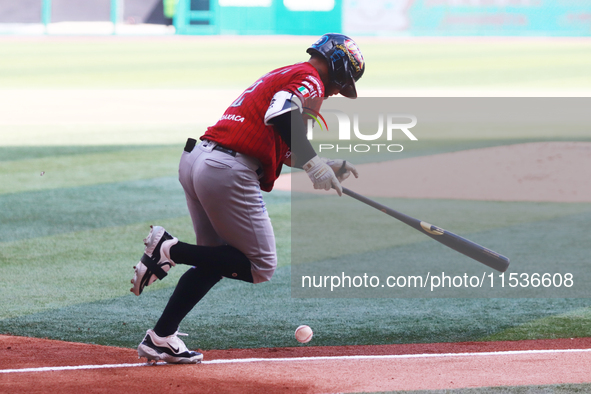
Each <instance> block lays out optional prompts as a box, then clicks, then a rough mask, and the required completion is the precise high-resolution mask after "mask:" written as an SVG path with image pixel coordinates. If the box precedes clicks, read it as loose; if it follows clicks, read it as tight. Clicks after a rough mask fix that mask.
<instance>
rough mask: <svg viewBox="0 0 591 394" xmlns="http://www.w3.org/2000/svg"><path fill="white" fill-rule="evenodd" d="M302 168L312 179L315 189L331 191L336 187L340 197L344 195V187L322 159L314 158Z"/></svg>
mask: <svg viewBox="0 0 591 394" xmlns="http://www.w3.org/2000/svg"><path fill="white" fill-rule="evenodd" d="M302 168H303V169H304V171H306V174H308V176H309V177H310V180H311V181H312V183H313V184H314V189H324V190H330V188H331V187H334V189H335V190H336V191H337V194H338V195H339V196H341V195H343V187H342V186H341V183H340V182H339V180H338V179H337V177H336V175H335V173H334V171H333V169H332V168H331V167H330V166H329V165H328V164H326V163H325V162H324V161H323V160H322V159H321V158H320V157H318V156H314V157H313V158H311V159H310V160H309V161H308V162H307V163H306V164H304V166H303V167H302Z"/></svg>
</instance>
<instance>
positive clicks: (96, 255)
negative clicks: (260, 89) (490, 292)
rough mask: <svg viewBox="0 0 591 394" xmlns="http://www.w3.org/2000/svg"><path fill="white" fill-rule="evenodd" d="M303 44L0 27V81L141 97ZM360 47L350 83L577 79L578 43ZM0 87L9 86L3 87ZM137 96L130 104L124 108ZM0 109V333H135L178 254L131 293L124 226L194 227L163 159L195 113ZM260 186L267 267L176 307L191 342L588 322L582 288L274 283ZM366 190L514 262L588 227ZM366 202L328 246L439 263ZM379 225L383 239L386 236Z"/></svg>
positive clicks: (532, 83) (560, 209)
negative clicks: (19, 113) (13, 33)
mask: <svg viewBox="0 0 591 394" xmlns="http://www.w3.org/2000/svg"><path fill="white" fill-rule="evenodd" d="M312 41H313V39H312V40H310V39H309V38H301V37H299V38H292V39H289V40H269V39H265V38H260V39H259V38H256V39H252V38H249V39H248V40H246V39H244V40H243V39H232V40H230V39H228V40H226V39H223V38H219V37H215V38H206V37H187V38H179V37H176V38H162V39H127V38H121V37H112V38H100V39H99V38H97V39H93V40H91V41H90V42H86V41H84V40H81V39H78V38H76V39H68V38H60V39H52V38H49V39H46V38H39V39H37V38H32V39H29V40H14V41H11V40H3V41H2V42H0V55H1V57H2V62H0V87H1V88H4V89H23V88H24V89H55V91H58V90H59V89H130V88H137V89H145V92H146V94H157V90H156V89H160V88H162V89H195V88H212V89H226V88H228V89H236V88H238V89H242V88H245V87H246V86H248V85H250V84H251V83H252V82H253V81H254V80H255V79H256V78H258V77H259V76H260V75H262V74H263V73H265V72H267V71H269V70H270V69H272V68H274V67H278V66H282V65H285V64H289V63H294V62H297V61H301V60H305V59H306V57H307V55H306V54H305V53H304V48H305V47H306V46H307V45H309V43H310V42H312ZM359 44H360V46H361V47H362V48H363V50H364V54H365V57H366V60H367V64H368V68H367V72H366V74H365V76H364V77H363V79H362V80H361V81H360V83H359V90H360V91H362V89H366V88H367V89H406V88H409V89H411V88H424V89H429V88H447V89H453V88H470V89H472V88H473V89H479V88H480V89H482V88H484V89H495V88H503V89H508V90H511V89H522V88H531V89H534V90H535V89H541V90H548V89H550V90H552V89H589V88H590V87H591V72H589V70H591V51H590V50H589V49H591V44H590V43H588V42H587V41H568V42H567V41H559V40H548V41H543V40H541V41H537V42H524V41H514V42H512V41H503V42H495V41H487V42H479V41H470V40H468V41H457V40H456V41H454V40H451V41H437V42H434V41H429V40H420V41H404V40H390V39H383V40H382V39H375V38H365V37H360V39H359ZM261 54H264V59H262V58H261ZM3 92H4V93H3V94H4V99H5V100H10V95H9V91H8V90H4V91H3ZM230 99H231V98H229V100H230ZM73 104H77V103H73ZM139 104H141V103H129V105H130V108H131V109H133V108H134V106H135V105H139ZM80 105H84V103H80ZM75 110H76V108H75V107H72V111H75ZM203 110H204V109H202V108H195V111H203ZM1 121H2V120H1V119H0V224H1V225H0V269H1V271H2V278H1V279H0V282H1V284H2V286H1V287H0V299H2V303H0V333H13V334H17V335H30V336H37V337H48V338H57V339H64V340H71V341H80V342H91V343H100V344H106V345H118V346H127V347H135V346H137V342H138V341H139V340H141V337H142V335H143V332H144V331H145V330H146V329H147V328H150V327H152V326H153V324H154V322H155V320H156V319H157V318H158V316H159V313H160V312H161V310H162V308H163V307H164V305H165V303H166V301H167V299H168V297H169V296H170V294H171V292H172V289H173V286H174V285H175V283H176V280H177V279H178V277H179V276H180V275H181V274H182V272H183V271H184V269H185V268H184V267H178V268H175V269H174V270H173V271H171V273H170V275H169V277H167V278H166V279H165V280H164V281H162V282H157V283H155V284H154V285H152V286H150V288H148V289H146V292H145V294H143V295H142V296H141V297H139V298H138V297H135V296H133V295H131V294H130V293H129V287H130V286H131V285H130V284H129V279H130V278H131V274H132V269H131V267H132V265H133V264H134V263H135V262H136V260H137V259H138V257H139V256H140V255H141V252H142V244H141V239H142V238H143V237H144V236H145V235H146V233H147V228H148V225H149V224H152V223H156V222H157V224H162V225H164V226H166V228H167V229H169V230H170V231H171V232H173V233H174V234H175V235H176V236H178V237H179V238H181V239H183V240H187V241H191V240H193V237H194V236H193V234H192V230H191V223H190V219H189V217H188V215H187V209H186V206H185V202H184V195H183V192H182V189H181V187H180V185H179V184H178V180H177V165H178V157H179V154H180V151H181V149H182V146H183V143H184V139H186V138H187V137H188V136H193V137H196V136H198V135H199V134H200V133H202V132H203V130H204V126H206V125H205V124H182V123H174V122H171V124H167V123H166V122H163V123H161V124H144V123H143V122H142V120H141V119H138V120H137V122H130V123H125V124H116V122H113V123H109V122H101V123H99V124H90V123H86V124H70V123H68V119H59V120H58V121H57V123H56V122H54V123H52V124H42V123H37V124H36V123H35V122H36V118H35V114H31V116H30V117H27V118H23V119H22V122H14V124H12V123H11V124H6V123H1ZM438 133H441V134H438ZM589 138H590V136H589V134H588V133H586V131H585V130H574V129H570V128H569V129H568V130H563V129H556V130H554V129H552V128H548V127H546V128H545V129H540V130H533V131H532V130H501V131H499V133H496V132H495V130H488V131H487V132H486V133H484V132H483V131H482V132H481V133H476V134H475V133H468V134H466V131H460V132H458V131H454V130H439V131H438V132H437V133H431V134H430V135H423V136H420V141H419V143H417V144H415V145H412V144H407V145H405V151H404V154H403V155H400V156H396V157H395V158H406V157H414V156H421V155H428V154H436V153H444V152H453V151H458V150H463V149H471V148H482V147H489V146H500V145H505V144H511V143H520V142H535V141H549V140H577V141H582V140H584V141H588V140H589ZM375 160H376V157H374V156H371V155H367V156H356V162H371V161H375ZM42 172H44V174H43V176H41V173H42ZM265 200H266V201H267V204H268V205H267V207H268V210H269V212H270V215H271V218H272V221H273V225H274V228H275V232H276V236H277V245H278V254H279V264H280V268H279V269H278V271H277V273H276V275H275V277H274V278H273V280H272V281H271V282H269V283H264V284H261V285H256V286H253V285H248V284H245V283H241V282H236V281H232V280H224V281H222V282H221V283H220V284H219V285H217V286H216V287H215V288H214V290H213V291H212V292H211V293H210V294H208V296H207V297H206V298H205V299H204V301H203V303H202V304H200V305H199V306H198V308H196V310H194V311H193V312H192V313H191V314H190V315H189V316H188V318H187V319H186V321H184V322H183V325H182V327H181V329H182V330H183V331H185V332H189V333H190V334H191V336H190V337H189V339H188V340H187V344H188V345H189V346H190V347H201V348H203V349H212V348H231V347H234V348H240V347H260V346H265V347H266V346H294V345H296V343H295V341H294V339H293V337H292V335H293V330H294V329H295V327H297V325H299V324H302V323H306V324H309V325H311V326H312V327H313V328H314V330H315V337H314V341H313V342H312V343H310V345H352V344H378V343H415V342H446V341H465V340H500V339H522V338H554V337H577V336H589V335H591V333H590V332H589V331H590V330H589V328H588V327H589V309H588V308H589V307H590V304H591V303H590V302H589V300H587V299H564V298H557V299H421V298H418V299H371V300H368V299H297V298H291V293H290V270H291V268H290V266H289V263H290V246H291V236H290V235H291V227H290V219H291V215H292V212H291V207H290V196H289V194H288V193H282V192H273V193H271V194H265ZM342 201H345V200H342ZM342 201H339V200H335V199H332V200H328V202H327V203H326V204H325V205H324V206H321V209H322V210H323V211H326V212H330V211H331V209H336V208H338V207H339V205H338V203H340V202H342ZM337 202H338V203H337ZM382 202H384V203H387V204H389V205H393V206H394V207H396V208H399V209H400V210H404V211H406V212H408V213H409V214H411V215H415V216H417V217H421V218H423V219H424V220H429V221H431V222H433V223H436V224H438V225H440V226H442V227H444V228H449V229H450V230H453V231H454V232H458V233H461V234H462V235H465V236H469V237H470V238H471V239H474V240H475V241H479V242H481V243H485V244H486V245H487V246H490V247H498V248H499V249H500V250H504V249H503V246H505V245H507V246H510V247H511V248H513V249H511V250H509V251H510V252H512V253H514V255H512V256H511V257H514V258H515V260H514V261H515V262H516V263H518V262H519V261H521V260H527V259H528V251H529V250H530V249H531V250H535V251H536V252H535V255H536V256H539V257H542V258H543V259H545V260H544V261H545V264H550V263H552V262H559V261H560V259H562V258H563V254H564V251H565V250H571V251H572V253H570V252H569V253H568V254H567V257H566V258H569V259H573V258H580V259H581V260H582V262H583V263H584V262H585V261H587V260H586V259H587V258H586V256H587V255H588V253H587V252H588V246H587V243H585V242H584V239H583V241H582V242H577V240H580V239H582V238H581V237H584V235H585V234H588V233H589V227H588V223H589V219H590V218H589V204H541V203H540V204H527V203H498V202H494V203H493V202H476V201H462V202H458V201H445V200H404V199H383V200H382ZM369 212H370V211H369V208H367V209H365V208H363V209H362V208H361V207H359V206H355V207H354V208H353V209H352V210H350V215H349V217H343V218H340V219H339V220H338V221H337V223H339V224H342V225H343V226H345V225H347V226H350V225H351V223H356V225H357V226H358V227H359V228H361V227H363V226H361V225H360V224H359V223H363V222H364V221H365V223H367V224H369V225H370V228H369V229H367V231H369V232H370V233H371V234H372V235H373V237H372V242H367V241H366V242H361V244H360V242H359V241H355V240H347V242H339V243H338V245H335V246H339V248H338V249H339V251H338V253H335V254H333V255H332V256H333V257H334V256H337V255H338V256H342V257H343V258H344V259H356V258H358V257H359V256H360V253H359V252H360V251H365V252H366V254H368V255H371V256H374V258H376V259H377V258H379V257H380V256H381V255H380V254H382V255H384V254H392V253H393V254H395V255H396V256H398V259H399V260H400V261H416V260H418V259H420V258H421V253H423V252H424V253H426V254H429V253H430V254H433V255H437V254H442V255H446V256H449V261H452V260H454V259H455V258H456V256H455V255H452V254H449V253H453V252H450V251H445V252H442V249H441V248H442V247H441V246H440V245H438V244H436V243H434V242H432V241H430V240H428V239H427V240H425V239H423V237H422V236H421V235H420V234H418V233H414V232H413V231H412V230H409V229H407V228H405V227H402V226H400V227H396V226H393V224H392V221H391V220H390V219H386V218H385V217H384V215H381V214H379V213H378V214H379V215H378V216H373V215H374V213H373V212H372V213H371V214H370V213H369ZM311 218H312V219H314V218H315V217H314V215H312V217H311ZM318 218H319V217H318ZM318 218H316V219H318ZM524 229H525V230H526V231H524ZM548 230H552V232H548ZM532 233H533V236H532ZM384 234H393V235H394V236H395V237H394V238H391V239H387V238H385V237H382V236H381V235H384ZM371 252H373V254H372V253H371ZM446 253H448V254H446ZM586 253H587V254H586ZM452 256H453V257H452ZM320 257H322V256H320ZM317 258H318V256H317ZM445 258H446V259H448V257H445ZM413 259H414V260H413ZM454 261H455V260H454ZM461 261H462V264H473V263H468V262H467V261H466V260H461ZM529 261H530V262H531V258H530V260H529ZM516 265H517V264H516ZM517 266H519V265H517ZM298 346H301V345H298ZM304 346H308V345H304Z"/></svg>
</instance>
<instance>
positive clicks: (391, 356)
mask: <svg viewBox="0 0 591 394" xmlns="http://www.w3.org/2000/svg"><path fill="white" fill-rule="evenodd" d="M585 352H591V349H547V350H509V351H501V352H475V353H423V354H385V355H358V356H317V357H289V358H237V359H220V360H210V361H202V362H201V364H238V363H256V362H301V361H326V360H329V361H340V360H345V361H346V360H394V359H412V358H445V357H482V356H512V355H533V354H555V353H585ZM153 365H154V364H148V363H133V364H103V365H76V366H64V367H40V368H17V369H0V373H19V372H53V371H72V370H84V369H108V368H134V367H150V366H153ZM157 365H166V363H164V362H159V363H157Z"/></svg>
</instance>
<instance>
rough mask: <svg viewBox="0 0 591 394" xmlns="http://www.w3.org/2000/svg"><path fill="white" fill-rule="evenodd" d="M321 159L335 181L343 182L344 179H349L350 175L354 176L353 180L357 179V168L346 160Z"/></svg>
mask: <svg viewBox="0 0 591 394" xmlns="http://www.w3.org/2000/svg"><path fill="white" fill-rule="evenodd" d="M321 159H322V160H323V161H324V162H325V163H326V164H328V165H329V166H330V168H332V170H333V171H334V173H335V175H336V176H337V179H338V180H339V182H343V181H344V180H345V179H347V178H349V176H350V175H351V174H353V176H355V178H359V173H358V172H357V168H355V166H354V165H353V164H351V163H349V162H348V161H347V160H341V159H334V160H333V159H327V158H324V157H321Z"/></svg>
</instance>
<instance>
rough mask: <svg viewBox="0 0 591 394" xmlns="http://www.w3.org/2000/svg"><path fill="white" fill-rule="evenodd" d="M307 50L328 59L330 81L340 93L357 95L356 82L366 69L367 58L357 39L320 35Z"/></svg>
mask: <svg viewBox="0 0 591 394" xmlns="http://www.w3.org/2000/svg"><path fill="white" fill-rule="evenodd" d="M306 52H308V53H309V54H310V55H320V56H322V57H323V58H325V59H326V61H327V62H328V72H329V78H330V82H332V83H333V84H335V86H337V87H338V88H339V93H340V94H342V95H343V96H345V97H352V98H355V97H357V90H356V89H355V82H357V81H358V80H359V78H361V76H362V75H363V72H364V71H365V60H363V55H362V54H361V50H359V47H358V46H357V44H355V41H353V40H352V39H351V38H349V37H347V36H345V35H343V34H336V33H329V34H325V35H323V36H322V37H320V39H319V40H318V41H316V42H315V43H314V44H312V46H311V47H310V48H308V50H307V51H306Z"/></svg>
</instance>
